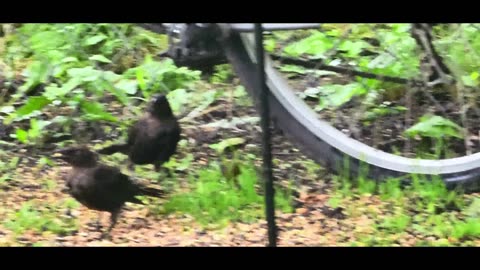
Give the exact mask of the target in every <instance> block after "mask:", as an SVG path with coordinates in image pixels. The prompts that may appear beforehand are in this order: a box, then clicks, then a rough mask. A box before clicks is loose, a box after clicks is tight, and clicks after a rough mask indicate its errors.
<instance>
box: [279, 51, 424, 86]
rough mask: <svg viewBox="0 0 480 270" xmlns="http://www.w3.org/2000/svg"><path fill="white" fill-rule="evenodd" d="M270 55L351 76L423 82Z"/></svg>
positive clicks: (406, 82) (296, 63) (283, 61)
mask: <svg viewBox="0 0 480 270" xmlns="http://www.w3.org/2000/svg"><path fill="white" fill-rule="evenodd" d="M270 56H271V57H272V59H273V60H279V61H282V63H284V64H290V65H298V66H303V67H306V68H310V69H313V68H318V69H323V70H328V71H333V72H337V73H341V74H345V75H350V76H360V77H364V78H368V79H376V80H379V81H386V82H393V83H399V84H409V83H416V84H423V82H421V81H417V80H409V79H405V78H400V77H393V76H386V75H379V74H375V73H370V72H364V71H358V70H354V69H349V68H344V67H334V66H329V65H325V64H324V63H323V61H322V60H304V59H296V58H292V57H288V56H282V55H279V54H271V55H270Z"/></svg>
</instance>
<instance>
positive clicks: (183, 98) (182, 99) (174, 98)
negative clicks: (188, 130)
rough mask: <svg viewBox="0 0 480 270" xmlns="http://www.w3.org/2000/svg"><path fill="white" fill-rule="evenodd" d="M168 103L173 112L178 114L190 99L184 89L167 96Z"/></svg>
mask: <svg viewBox="0 0 480 270" xmlns="http://www.w3.org/2000/svg"><path fill="white" fill-rule="evenodd" d="M167 98H168V101H169V102H170V106H171V107H172V110H173V111H174V112H180V111H181V109H182V108H184V106H185V104H188V102H189V101H190V99H191V95H190V93H188V92H187V90H185V89H176V90H173V91H171V92H169V93H168V94H167Z"/></svg>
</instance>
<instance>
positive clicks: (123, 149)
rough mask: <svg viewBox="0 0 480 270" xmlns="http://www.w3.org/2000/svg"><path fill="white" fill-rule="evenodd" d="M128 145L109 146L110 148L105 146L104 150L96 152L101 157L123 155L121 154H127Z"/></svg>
mask: <svg viewBox="0 0 480 270" xmlns="http://www.w3.org/2000/svg"><path fill="white" fill-rule="evenodd" d="M128 149H129V147H128V144H126V143H125V144H114V145H110V146H107V147H105V148H102V149H100V150H98V151H97V152H98V153H99V154H101V155H113V154H115V153H123V154H127V152H128Z"/></svg>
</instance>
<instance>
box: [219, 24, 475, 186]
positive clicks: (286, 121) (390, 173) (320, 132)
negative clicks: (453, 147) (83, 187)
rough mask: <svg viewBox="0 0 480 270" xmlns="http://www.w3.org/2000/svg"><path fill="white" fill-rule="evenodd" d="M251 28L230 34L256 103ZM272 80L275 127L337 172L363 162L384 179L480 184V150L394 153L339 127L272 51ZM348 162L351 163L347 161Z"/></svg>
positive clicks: (232, 57) (234, 59) (355, 170)
mask: <svg viewBox="0 0 480 270" xmlns="http://www.w3.org/2000/svg"><path fill="white" fill-rule="evenodd" d="M254 45H255V42H254V38H253V34H252V33H239V32H234V31H233V32H231V33H229V36H228V38H227V39H226V40H225V44H224V47H225V50H226V55H227V58H228V59H229V61H230V63H231V64H232V65H233V68H234V70H235V72H236V74H237V75H238V76H239V78H240V80H241V82H242V84H243V85H244V86H245V87H246V89H247V91H248V92H249V94H250V95H251V96H252V98H253V99H254V101H255V103H256V106H257V109H258V100H259V91H260V89H259V88H258V85H259V84H258V80H257V73H256V65H255V63H256V55H255V49H254ZM265 69H266V70H265V71H266V77H267V85H268V87H269V89H270V92H271V95H269V102H270V106H271V109H270V111H271V117H272V120H273V121H274V122H275V125H276V127H278V128H280V129H281V130H282V131H283V132H284V134H285V135H286V136H287V138H289V139H290V140H292V141H293V142H294V144H295V145H297V146H298V148H299V149H300V150H301V151H302V152H303V153H304V154H305V155H306V156H308V157H310V158H312V159H313V160H315V161H316V162H318V163H320V164H322V165H323V166H325V167H327V168H330V169H331V170H333V171H334V172H335V173H345V170H347V171H348V172H349V173H350V175H351V176H355V175H358V174H359V173H360V172H361V171H362V168H364V167H363V166H362V164H368V166H367V167H368V170H367V176H368V177H370V178H371V179H376V180H380V181H384V180H386V179H388V178H391V177H404V176H405V179H408V178H409V177H408V176H409V175H412V174H417V175H423V176H425V177H427V178H431V177H432V176H438V177H440V178H441V179H442V180H443V181H444V182H445V184H446V186H447V187H448V188H454V187H457V186H461V187H463V188H464V189H465V190H468V191H474V190H479V184H478V183H479V180H480V168H479V165H480V153H476V154H472V155H468V156H462V157H456V158H449V159H440V160H432V159H414V158H407V157H402V156H397V155H394V154H390V153H387V152H384V151H381V150H378V149H375V148H373V147H370V146H368V145H366V144H364V143H362V142H360V141H358V140H355V139H352V138H350V137H348V136H347V135H345V134H344V133H342V132H341V131H339V130H338V129H336V128H334V127H333V126H332V125H330V124H329V123H328V122H326V121H323V120H321V119H319V118H318V117H317V114H316V113H315V112H314V111H313V110H312V109H311V108H310V107H309V106H308V105H307V104H306V103H305V102H304V101H303V100H301V99H300V98H299V97H297V96H296V95H295V94H294V92H293V89H292V87H291V86H290V85H289V84H288V82H287V81H286V79H285V78H283V77H282V76H281V74H280V73H279V72H278V71H277V70H276V69H275V68H274V66H273V61H272V59H271V57H270V56H268V55H267V56H266V59H265ZM345 164H348V165H349V166H348V167H345V166H344V165H345Z"/></svg>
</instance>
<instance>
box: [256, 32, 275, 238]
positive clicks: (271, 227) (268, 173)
mask: <svg viewBox="0 0 480 270" xmlns="http://www.w3.org/2000/svg"><path fill="white" fill-rule="evenodd" d="M255 44H256V54H257V61H258V62H257V68H258V69H257V70H258V82H259V84H260V85H259V87H260V89H261V90H262V91H261V95H260V104H261V106H260V108H261V118H262V121H261V125H262V149H263V178H264V182H265V214H266V217H267V225H268V246H270V247H275V246H277V226H276V224H275V200H274V198H275V190H274V188H273V174H272V149H271V148H272V147H271V140H270V107H269V102H268V92H269V91H268V88H267V85H266V82H265V63H264V49H263V29H262V24H260V23H256V24H255Z"/></svg>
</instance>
